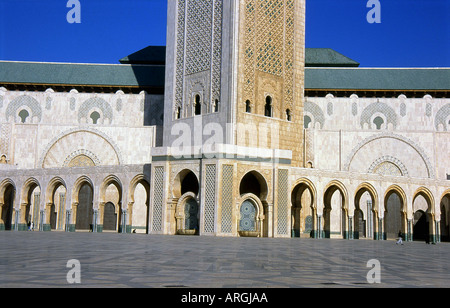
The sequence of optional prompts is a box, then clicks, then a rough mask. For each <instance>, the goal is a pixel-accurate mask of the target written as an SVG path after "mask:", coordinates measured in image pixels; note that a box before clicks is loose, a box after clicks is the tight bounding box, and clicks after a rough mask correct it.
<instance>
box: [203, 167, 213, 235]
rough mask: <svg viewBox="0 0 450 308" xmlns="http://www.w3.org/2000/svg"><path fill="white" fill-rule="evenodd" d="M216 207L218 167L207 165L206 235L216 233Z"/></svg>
mask: <svg viewBox="0 0 450 308" xmlns="http://www.w3.org/2000/svg"><path fill="white" fill-rule="evenodd" d="M215 207H216V165H206V179H205V228H204V231H205V232H206V233H213V232H214V218H215Z"/></svg>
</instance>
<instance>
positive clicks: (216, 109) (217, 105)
mask: <svg viewBox="0 0 450 308" xmlns="http://www.w3.org/2000/svg"><path fill="white" fill-rule="evenodd" d="M214 112H219V100H218V99H216V100H215V101H214Z"/></svg>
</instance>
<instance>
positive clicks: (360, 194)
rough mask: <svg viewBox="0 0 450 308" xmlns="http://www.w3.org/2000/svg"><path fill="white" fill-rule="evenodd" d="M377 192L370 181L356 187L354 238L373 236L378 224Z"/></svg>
mask: <svg viewBox="0 0 450 308" xmlns="http://www.w3.org/2000/svg"><path fill="white" fill-rule="evenodd" d="M377 198H378V197H377V192H376V190H375V188H374V187H373V186H372V185H371V184H369V183H362V184H361V185H359V187H358V188H357V189H356V194H355V203H354V204H355V211H354V215H353V238H354V239H360V238H373V237H374V231H375V228H374V226H376V221H375V220H376V208H377V204H376V200H377Z"/></svg>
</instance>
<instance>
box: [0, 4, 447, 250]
mask: <svg viewBox="0 0 450 308" xmlns="http://www.w3.org/2000/svg"><path fill="white" fill-rule="evenodd" d="M167 14H168V15H167V16H168V18H167V20H168V24H167V46H165V47H158V46H156V47H155V46H150V47H147V48H144V49H142V50H140V51H137V52H135V53H133V54H131V55H129V56H127V57H125V58H123V59H121V60H120V64H79V63H37V62H11V61H0V230H11V231H16V232H20V231H24V230H27V229H28V226H29V225H30V223H32V226H33V228H34V230H35V231H48V232H83V231H85V232H86V231H92V232H121V233H132V232H136V233H147V234H168V235H174V236H175V235H192V236H220V237H224V236H230V237H239V236H242V237H244V236H246V237H248V236H253V237H276V238H286V237H300V238H303V237H314V238H341V239H342V238H344V239H354V240H356V239H372V240H386V239H394V238H397V237H398V233H399V231H401V232H402V233H403V234H404V239H406V240H407V241H412V240H421V241H432V242H441V241H442V242H443V241H450V99H449V91H450V69H446V68H361V67H360V64H359V63H358V62H356V61H355V60H352V59H350V58H348V57H346V56H344V55H342V54H340V53H338V52H337V51H334V50H332V49H326V48H305V0H239V1H237V0H208V1H206V0H173V1H168V11H167ZM0 232H2V231H0Z"/></svg>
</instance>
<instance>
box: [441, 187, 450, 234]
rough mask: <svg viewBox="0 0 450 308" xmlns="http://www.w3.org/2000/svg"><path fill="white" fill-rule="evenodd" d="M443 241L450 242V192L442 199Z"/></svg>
mask: <svg viewBox="0 0 450 308" xmlns="http://www.w3.org/2000/svg"><path fill="white" fill-rule="evenodd" d="M440 205H441V222H440V231H441V242H450V192H449V193H447V194H445V195H444V196H443V197H442V199H441V204H440Z"/></svg>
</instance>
